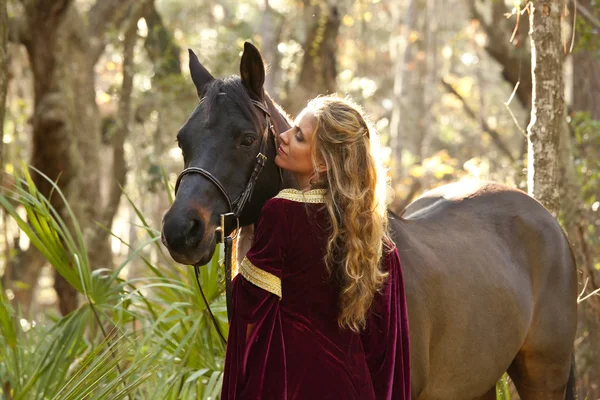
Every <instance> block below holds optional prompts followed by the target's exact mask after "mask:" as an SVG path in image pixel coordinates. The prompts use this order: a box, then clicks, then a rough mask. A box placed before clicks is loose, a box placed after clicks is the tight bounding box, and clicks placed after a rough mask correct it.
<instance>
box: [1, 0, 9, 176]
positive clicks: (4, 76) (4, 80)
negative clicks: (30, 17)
mask: <svg viewBox="0 0 600 400" xmlns="http://www.w3.org/2000/svg"><path fill="white" fill-rule="evenodd" d="M6 1H7V0H0V186H2V176H3V175H4V141H3V139H4V114H5V111H6V93H7V91H8V51H7V45H8V15H7V13H6V12H7V11H6Z"/></svg>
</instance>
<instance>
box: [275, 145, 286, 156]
mask: <svg viewBox="0 0 600 400" xmlns="http://www.w3.org/2000/svg"><path fill="white" fill-rule="evenodd" d="M277 152H278V153H279V154H287V153H286V152H285V151H283V149H282V148H281V146H279V147H278V148H277Z"/></svg>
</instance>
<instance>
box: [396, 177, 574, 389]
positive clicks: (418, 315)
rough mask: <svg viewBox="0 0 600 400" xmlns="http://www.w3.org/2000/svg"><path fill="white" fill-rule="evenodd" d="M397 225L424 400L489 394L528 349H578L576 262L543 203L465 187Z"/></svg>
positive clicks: (424, 202) (416, 375)
mask: <svg viewBox="0 0 600 400" xmlns="http://www.w3.org/2000/svg"><path fill="white" fill-rule="evenodd" d="M391 228H392V232H393V236H394V240H395V242H396V244H397V247H398V250H399V253H400V258H401V262H402V265H403V271H404V275H405V286H406V294H407V302H408V306H409V317H410V326H411V341H412V343H411V351H412V354H411V365H412V369H413V388H414V389H415V394H416V395H417V396H418V395H419V394H421V396H422V398H431V399H436V398H444V399H452V398H466V397H469V396H471V395H472V396H471V397H476V396H479V395H483V394H484V393H486V392H487V391H488V390H489V389H490V388H491V386H490V387H488V386H489V385H492V386H493V384H494V383H495V381H496V380H497V379H498V377H499V376H500V375H501V374H502V373H503V372H504V371H505V370H506V369H507V368H508V367H509V366H510V364H511V363H512V362H513V360H514V358H515V356H516V355H517V353H518V352H519V351H521V350H522V349H523V348H524V347H527V346H532V347H535V348H536V349H539V348H540V347H544V346H550V345H551V346H553V347H555V348H558V349H557V350H554V351H553V352H554V353H557V354H558V353H561V349H562V348H564V351H570V350H571V348H572V340H571V341H570V343H569V339H568V338H572V337H573V336H574V326H575V323H576V322H575V321H576V316H575V311H574V307H575V305H574V300H575V298H576V275H575V267H574V263H573V259H572V255H571V252H570V248H569V245H568V242H567V241H566V239H565V237H564V234H563V232H562V230H561V229H560V226H559V225H558V223H557V222H556V220H555V219H554V218H553V217H552V215H550V213H548V212H547V210H545V209H544V208H543V207H542V206H541V205H540V204H539V203H538V202H537V201H535V200H534V199H532V198H531V197H529V196H527V195H526V194H525V193H523V192H521V191H518V190H516V189H512V188H508V187H506V186H502V185H498V184H493V183H472V182H470V183H456V184H452V185H446V186H443V187H440V188H437V189H435V190H433V191H430V192H428V193H426V194H424V195H423V196H422V197H420V198H419V199H417V200H416V201H415V202H414V203H412V204H411V205H409V206H408V207H407V208H406V210H405V211H404V212H403V214H402V218H393V217H392V220H391ZM548 305H550V306H551V310H552V312H545V311H544V310H545V309H546V307H547V306H548ZM561 312H564V315H565V317H562V316H561V318H558V317H557V314H556V313H561ZM536 326H544V327H548V328H550V327H551V328H552V329H553V333H552V334H544V333H543V332H540V329H535V328H536ZM556 335H562V337H564V338H567V340H562V339H561V340H558V341H557V339H556ZM563 342H564V343H563ZM481 354H488V355H489V357H481ZM559 357H562V354H560V355H559ZM472 376H478V377H480V378H481V379H477V380H474V379H469V377H472ZM467 394H468V395H467Z"/></svg>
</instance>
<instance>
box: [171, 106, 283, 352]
mask: <svg viewBox="0 0 600 400" xmlns="http://www.w3.org/2000/svg"><path fill="white" fill-rule="evenodd" d="M251 101H252V104H254V106H256V107H258V108H259V109H260V110H261V111H262V112H263V113H264V115H265V121H266V126H265V130H264V132H263V135H262V138H261V144H260V150H259V152H258V154H257V155H256V163H255V164H254V169H253V170H252V175H251V176H250V179H249V180H248V183H247V184H246V187H245V188H244V190H243V191H242V192H241V193H240V194H239V196H238V197H236V198H235V200H233V201H231V197H230V196H229V194H228V193H227V191H226V190H225V188H224V187H223V185H222V184H221V182H219V179H217V178H216V177H215V176H214V175H213V174H212V173H211V172H209V171H207V170H205V169H204V168H199V167H188V168H186V169H184V170H183V171H181V173H180V174H179V176H178V177H177V182H176V183H175V195H177V190H178V189H179V184H180V183H181V180H182V178H183V177H184V176H186V175H192V174H198V175H200V176H202V177H204V178H206V179H208V180H209V181H210V182H212V184H213V185H214V186H215V187H216V188H217V189H219V192H221V194H222V195H223V197H224V198H225V200H226V201H227V206H228V212H227V213H224V214H221V220H220V223H221V224H220V226H219V227H217V228H216V230H215V231H216V232H217V241H218V242H222V243H223V244H224V247H225V297H226V302H227V316H228V318H229V319H231V279H232V277H231V257H232V242H233V239H235V237H236V236H237V234H238V232H239V227H240V215H241V213H242V211H243V209H244V207H245V205H246V203H247V202H248V201H249V200H250V198H251V197H252V192H253V191H254V188H255V186H256V182H257V181H258V176H259V175H260V173H261V171H262V169H263V167H264V166H265V163H266V161H267V156H266V152H267V144H268V140H269V137H270V136H272V137H273V140H274V141H275V147H277V142H276V140H277V139H276V136H275V129H274V127H273V123H272V121H271V113H270V112H269V109H268V108H267V107H266V105H265V104H263V103H261V102H259V101H256V100H251ZM280 175H281V174H280ZM227 217H233V218H235V219H236V227H237V229H236V236H234V237H231V236H225V218H227ZM199 267H200V266H199V265H194V271H195V273H196V282H197V283H198V288H199V289H200V293H201V294H202V298H203V299H204V303H205V305H206V309H207V310H208V312H209V313H210V316H211V317H212V320H213V324H214V326H215V328H216V329H217V332H218V333H219V335H220V336H221V339H222V340H223V342H224V343H227V341H226V340H225V337H224V336H223V334H222V333H221V330H220V328H219V325H218V324H217V320H216V318H215V316H214V315H213V313H212V311H211V309H210V307H209V305H208V301H207V300H206V297H205V296H204V292H203V291H202V287H201V286H200V278H199V271H198V268H199Z"/></svg>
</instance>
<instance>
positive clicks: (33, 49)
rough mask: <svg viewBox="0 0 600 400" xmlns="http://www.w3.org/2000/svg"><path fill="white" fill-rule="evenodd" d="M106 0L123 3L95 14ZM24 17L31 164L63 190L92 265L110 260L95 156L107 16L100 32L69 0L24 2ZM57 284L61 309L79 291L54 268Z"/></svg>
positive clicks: (42, 183) (46, 188)
mask: <svg viewBox="0 0 600 400" xmlns="http://www.w3.org/2000/svg"><path fill="white" fill-rule="evenodd" d="M108 3H111V4H112V7H113V9H116V8H119V7H123V6H124V3H125V2H112V1H106V0H103V1H102V2H101V3H98V4H101V6H102V7H101V8H103V11H106V12H102V13H99V14H98V16H99V17H101V18H105V17H107V16H108V15H109V14H110V13H108V11H109V10H108V8H106V6H108ZM96 6H98V5H96ZM97 10H98V7H94V8H92V11H90V15H93V12H94V11H97ZM26 17H27V23H28V25H29V26H31V27H35V29H31V30H30V32H29V35H30V36H29V37H28V38H26V39H25V40H24V42H25V45H26V47H27V50H28V53H29V57H30V62H31V66H32V69H33V78H34V96H35V100H34V104H35V108H34V115H33V118H32V121H33V151H32V159H31V164H32V165H33V166H34V167H36V168H38V169H39V170H41V171H42V172H44V173H45V174H46V175H47V176H48V177H49V178H50V179H52V180H54V181H56V182H57V183H58V186H59V187H60V189H61V190H62V191H63V192H64V194H65V196H66V198H67V201H68V202H69V205H70V207H71V208H72V210H73V212H74V215H75V216H76V218H77V221H78V223H79V225H80V227H81V229H82V232H83V235H84V239H85V243H86V245H87V248H88V257H89V259H90V264H91V266H92V268H99V267H110V266H111V265H110V264H111V249H110V244H109V241H108V235H106V234H100V233H98V232H99V231H100V230H101V229H102V228H99V227H97V226H96V222H103V223H105V224H106V220H105V219H104V217H105V216H104V215H103V209H104V205H105V203H106V200H104V199H103V197H102V193H101V192H100V189H99V188H100V178H101V169H104V168H105V166H102V165H101V163H100V157H99V149H100V147H101V127H100V117H99V113H98V108H97V105H96V101H95V89H94V77H95V75H94V64H95V62H96V60H97V57H98V56H99V54H100V53H99V50H98V49H99V48H101V47H102V46H103V43H104V41H103V39H98V38H103V33H104V32H103V30H102V29H106V26H107V25H108V24H109V22H110V21H106V20H104V21H103V22H104V25H102V24H100V25H98V24H96V25H98V31H94V30H93V29H92V28H93V26H96V25H94V23H93V21H90V27H89V28H88V26H86V24H85V23H84V19H83V18H82V16H81V15H80V14H79V12H78V11H77V9H76V7H75V5H74V4H73V3H72V2H71V1H69V0H55V1H53V2H49V1H48V0H35V1H29V2H27V3H26ZM92 33H97V34H98V36H93V35H92ZM101 167H102V168H101ZM33 176H34V180H35V183H36V185H37V186H38V188H39V189H40V191H41V193H43V194H44V195H45V196H48V197H49V196H50V195H51V185H50V184H49V183H48V182H47V181H46V180H45V179H44V178H42V177H41V176H39V175H38V174H33ZM51 202H52V204H53V206H54V207H55V208H56V209H57V211H58V212H59V214H60V215H61V217H62V218H63V219H64V220H65V222H66V223H67V225H68V226H70V227H72V223H71V221H70V218H69V217H68V213H67V210H66V208H65V205H64V204H63V203H62V202H61V201H60V199H59V196H56V195H53V196H52V197H51ZM111 220H112V218H111ZM110 222H111V221H108V226H110ZM22 267H23V268H30V267H32V265H23V266H22ZM34 275H37V271H34ZM55 289H56V291H57V295H58V298H59V309H60V311H61V313H63V314H66V313H69V312H71V311H73V310H74V309H76V308H77V305H78V304H77V293H76V291H75V290H74V289H73V288H72V287H71V286H70V285H68V284H67V283H66V282H65V281H64V280H63V279H62V277H60V276H59V275H58V274H56V273H55Z"/></svg>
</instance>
